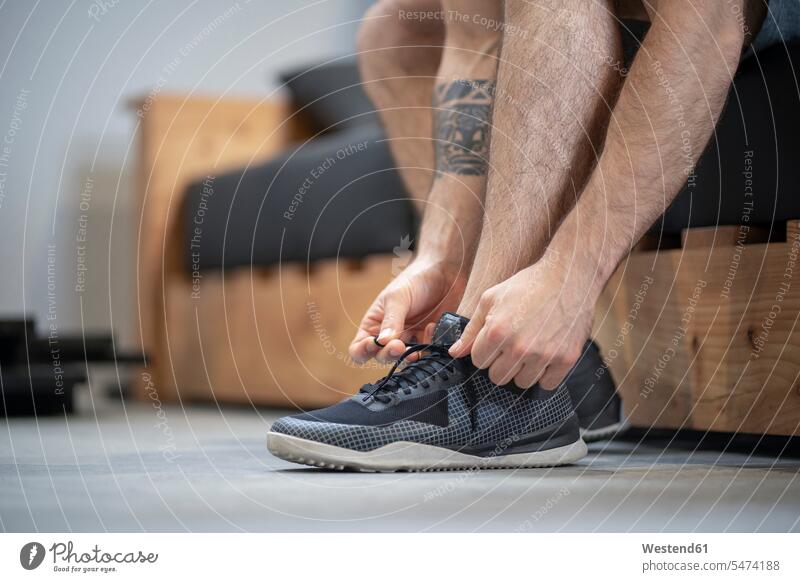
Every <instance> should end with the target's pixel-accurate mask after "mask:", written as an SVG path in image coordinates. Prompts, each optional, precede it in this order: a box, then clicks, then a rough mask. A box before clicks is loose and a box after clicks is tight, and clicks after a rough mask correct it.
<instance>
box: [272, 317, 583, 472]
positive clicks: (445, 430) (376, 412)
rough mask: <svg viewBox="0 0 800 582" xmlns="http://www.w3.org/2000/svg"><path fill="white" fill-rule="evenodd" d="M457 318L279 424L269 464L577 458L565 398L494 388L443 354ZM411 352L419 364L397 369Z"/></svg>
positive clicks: (508, 463)
mask: <svg viewBox="0 0 800 582" xmlns="http://www.w3.org/2000/svg"><path fill="white" fill-rule="evenodd" d="M467 321H468V320H467V319H466V318H463V317H460V316H458V315H456V314H452V313H446V314H444V315H443V316H442V318H441V319H440V320H439V322H438V324H437V326H436V330H435V331H434V339H433V342H432V343H430V344H411V345H409V348H408V349H407V350H406V352H405V353H404V354H403V356H402V357H401V358H400V360H398V362H397V364H395V367H394V368H392V371H391V372H390V373H389V375H388V376H386V377H385V378H383V379H382V380H380V381H379V382H378V383H376V384H366V385H365V386H363V387H362V388H361V390H360V392H359V393H358V394H356V395H355V396H353V397H351V398H348V399H346V400H344V401H343V402H340V403H339V404H336V405H334V406H330V407H328V408H324V409H322V410H317V411H315V412H308V413H304V414H298V415H296V416H289V417H285V418H281V419H279V420H278V421H276V422H275V423H274V424H273V425H272V428H271V430H270V432H269V434H268V435H267V447H268V448H269V450H270V452H272V454H274V455H275V456H277V457H280V458H282V459H286V460H287V461H293V462H296V463H302V464H305V465H312V466H317V467H328V468H332V469H356V470H362V471H399V470H406V471H427V470H458V469H498V468H519V467H549V466H554V465H563V464H567V463H573V462H575V461H577V460H578V459H580V458H582V457H583V456H584V455H585V454H586V444H585V443H584V442H583V440H581V437H580V432H579V426H578V419H577V416H576V415H575V412H574V411H573V409H572V403H571V402H570V397H569V392H568V391H567V388H566V387H565V386H564V385H562V386H560V387H558V388H557V389H556V390H553V391H546V390H543V389H541V388H539V387H538V386H534V387H533V388H530V389H528V390H520V389H519V388H517V387H516V386H514V385H513V383H512V384H507V385H505V386H497V385H496V384H493V383H492V382H491V381H490V380H489V378H488V376H487V375H486V372H485V371H483V370H477V369H476V368H475V367H474V366H473V365H472V361H471V359H470V358H469V357H466V358H459V359H453V358H451V357H450V356H449V355H448V353H447V350H448V348H449V347H450V346H451V345H452V344H453V343H454V342H455V341H456V340H457V339H458V337H459V336H460V335H461V332H462V330H463V329H464V327H465V326H466V324H467ZM417 351H425V352H427V353H426V355H424V356H423V357H422V358H420V359H419V360H417V361H416V362H413V363H411V364H408V365H407V366H405V367H404V368H403V369H401V370H399V371H397V366H398V365H399V364H400V362H401V361H402V360H403V359H404V358H405V357H407V356H409V355H410V354H412V353H414V352H417Z"/></svg>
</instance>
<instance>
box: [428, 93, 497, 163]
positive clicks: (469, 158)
mask: <svg viewBox="0 0 800 582" xmlns="http://www.w3.org/2000/svg"><path fill="white" fill-rule="evenodd" d="M494 89H495V82H494V81H490V80H486V79H477V80H475V79H469V80H457V81H452V82H449V83H441V84H439V85H437V86H436V94H435V96H434V107H435V108H436V113H435V117H434V131H435V134H436V135H435V139H436V170H437V172H436V177H437V178H438V177H440V176H441V175H442V174H443V173H449V174H460V175H466V176H485V175H486V169H487V161H488V158H489V127H490V125H489V124H490V121H491V114H492V102H493V98H494Z"/></svg>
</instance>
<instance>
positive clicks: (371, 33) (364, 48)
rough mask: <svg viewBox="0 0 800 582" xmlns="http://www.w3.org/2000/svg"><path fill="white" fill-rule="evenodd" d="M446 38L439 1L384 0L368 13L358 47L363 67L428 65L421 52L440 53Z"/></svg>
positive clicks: (357, 43) (363, 23)
mask: <svg viewBox="0 0 800 582" xmlns="http://www.w3.org/2000/svg"><path fill="white" fill-rule="evenodd" d="M443 40H444V24H443V22H442V19H441V8H440V6H439V4H438V1H421V0H380V1H379V2H376V3H375V4H374V5H372V6H371V7H370V8H369V10H368V11H367V13H366V14H365V15H364V21H363V22H362V24H361V27H360V29H359V31H358V37H357V41H356V46H357V50H358V59H359V61H360V63H361V65H362V67H369V66H370V65H373V64H378V65H380V66H381V67H384V68H385V67H392V66H398V67H401V68H403V69H410V68H414V67H420V66H424V65H425V59H424V58H423V59H420V56H421V55H420V53H424V52H436V48H435V47H436V46H437V45H438V46H441V44H442V43H443ZM430 47H433V48H430Z"/></svg>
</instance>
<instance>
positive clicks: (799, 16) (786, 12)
mask: <svg viewBox="0 0 800 582" xmlns="http://www.w3.org/2000/svg"><path fill="white" fill-rule="evenodd" d="M797 42H800V0H769V12H768V13H767V16H766V18H764V23H763V24H762V25H761V30H760V31H759V32H758V36H756V39H755V40H754V41H753V45H752V47H751V48H750V49H749V50H748V54H747V56H749V55H751V54H753V51H755V52H760V51H762V50H765V49H768V48H769V47H771V46H774V45H776V44H794V43H797Z"/></svg>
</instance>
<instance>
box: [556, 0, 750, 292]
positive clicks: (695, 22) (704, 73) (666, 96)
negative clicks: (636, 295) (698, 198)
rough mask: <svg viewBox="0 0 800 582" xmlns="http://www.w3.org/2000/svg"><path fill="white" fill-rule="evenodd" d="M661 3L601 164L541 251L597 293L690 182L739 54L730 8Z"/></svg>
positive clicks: (622, 97)
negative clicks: (564, 263) (565, 263)
mask: <svg viewBox="0 0 800 582" xmlns="http://www.w3.org/2000/svg"><path fill="white" fill-rule="evenodd" d="M661 5H666V7H665V8H664V9H663V10H660V11H659V13H658V14H657V15H656V18H655V19H654V22H653V25H652V27H651V29H650V32H649V33H648V35H647V37H646V39H645V41H644V43H643V45H642V47H641V48H640V50H639V52H638V54H637V57H636V60H635V62H634V64H633V67H632V68H631V71H630V74H629V76H628V78H627V80H626V82H625V84H624V85H623V88H622V91H621V93H620V97H619V100H618V102H617V104H616V106H615V108H614V112H613V116H612V120H611V123H610V125H609V129H608V134H607V137H606V142H605V146H604V149H603V153H602V154H601V156H600V159H599V161H598V165H597V167H596V168H595V170H594V172H593V173H592V175H591V178H590V179H589V181H588V183H587V185H586V188H585V190H584V192H583V195H582V196H581V198H580V200H579V202H578V204H577V205H576V207H575V208H574V209H573V211H572V212H571V213H570V214H569V216H568V217H567V218H566V219H565V221H564V223H563V224H562V225H561V228H560V229H559V231H558V233H557V234H556V236H555V237H554V239H553V241H552V243H551V249H550V250H548V252H551V253H552V254H553V258H556V257H557V258H558V260H561V261H570V262H571V264H572V265H573V266H574V267H575V268H574V269H572V271H574V275H575V278H579V279H580V282H579V284H581V285H582V286H585V287H587V289H588V290H589V291H591V292H593V293H594V294H595V295H597V294H599V293H600V291H602V287H603V286H604V285H605V283H606V281H607V280H608V278H609V277H610V276H611V274H612V272H613V270H614V269H615V268H616V265H617V264H618V263H619V261H620V260H621V259H622V258H623V257H624V256H625V255H626V254H627V253H628V252H629V251H630V249H631V248H632V246H633V245H634V244H635V243H636V242H637V241H638V240H639V238H641V236H642V235H643V234H644V233H645V232H646V230H647V229H648V228H649V227H650V226H651V225H652V224H653V222H654V221H655V220H656V219H657V218H658V216H660V215H661V214H662V213H663V212H664V210H665V209H666V208H667V206H669V204H670V203H671V202H672V200H673V199H674V197H675V196H676V195H677V193H678V191H679V190H680V189H681V187H682V186H683V184H684V183H686V181H687V178H688V179H690V180H691V179H692V175H693V174H692V173H693V171H694V166H695V164H696V162H697V159H698V158H699V156H700V154H701V153H702V151H703V149H704V147H705V146H706V144H707V142H708V140H709V138H710V136H711V132H712V131H713V129H714V125H715V124H716V121H717V119H718V118H719V115H720V113H721V111H722V108H723V106H724V104H725V99H726V96H727V93H728V90H729V88H730V84H731V80H732V78H733V75H734V72H735V70H736V66H737V64H738V59H739V55H740V51H741V46H742V33H741V28H740V27H739V25H738V23H737V22H736V20H735V13H734V11H732V10H731V3H727V2H726V3H723V2H719V3H708V2H699V1H697V2H692V1H690V0H683V1H674V2H669V3H664V2H662V3H661ZM575 278H573V280H575Z"/></svg>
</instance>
